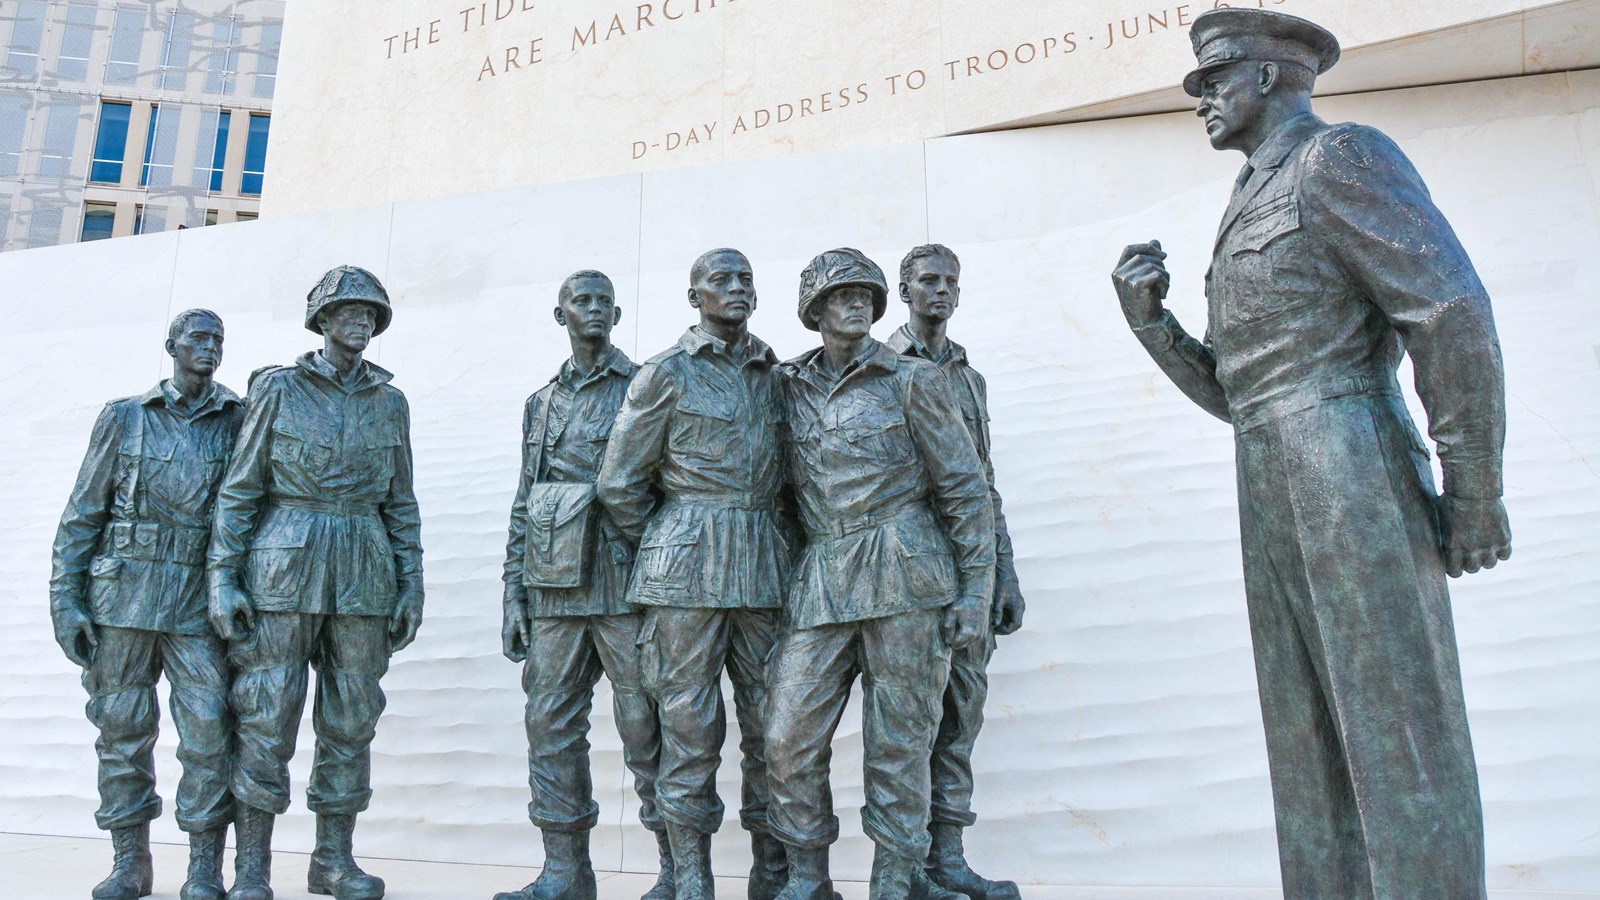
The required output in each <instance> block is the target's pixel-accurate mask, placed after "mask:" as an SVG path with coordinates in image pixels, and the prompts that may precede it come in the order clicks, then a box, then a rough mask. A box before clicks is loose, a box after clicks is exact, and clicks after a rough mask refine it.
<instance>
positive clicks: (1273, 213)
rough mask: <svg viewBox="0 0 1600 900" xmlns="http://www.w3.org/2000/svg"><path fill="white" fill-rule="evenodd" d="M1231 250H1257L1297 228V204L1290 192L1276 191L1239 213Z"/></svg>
mask: <svg viewBox="0 0 1600 900" xmlns="http://www.w3.org/2000/svg"><path fill="white" fill-rule="evenodd" d="M1234 227H1235V229H1236V230H1237V232H1238V234H1237V235H1236V236H1235V238H1234V246H1235V249H1234V252H1235V253H1240V252H1243V251H1246V250H1253V251H1260V250H1261V249H1262V248H1264V247H1266V246H1267V245H1268V244H1270V243H1272V241H1273V240H1274V239H1275V238H1278V237H1281V236H1283V235H1285V234H1288V233H1289V232H1291V231H1295V230H1297V229H1299V227H1300V203H1299V201H1298V200H1297V199H1296V198H1295V195H1294V193H1293V192H1290V193H1286V194H1279V195H1278V196H1276V197H1273V198H1271V199H1269V200H1267V201H1265V202H1263V203H1260V204H1258V205H1256V206H1254V207H1252V208H1251V209H1250V210H1248V211H1247V212H1245V213H1244V214H1243V215H1241V216H1239V222H1238V224H1237V225H1236V226H1234Z"/></svg>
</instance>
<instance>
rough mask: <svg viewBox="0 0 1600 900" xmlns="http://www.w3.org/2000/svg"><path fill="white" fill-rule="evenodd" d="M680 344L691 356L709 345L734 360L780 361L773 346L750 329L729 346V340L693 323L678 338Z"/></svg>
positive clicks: (770, 362) (773, 362)
mask: <svg viewBox="0 0 1600 900" xmlns="http://www.w3.org/2000/svg"><path fill="white" fill-rule="evenodd" d="M678 346H679V347H680V348H682V349H683V352H685V353H687V354H689V355H690V356H696V355H698V354H699V353H701V352H702V351H704V350H705V349H706V348H707V347H710V348H711V349H712V350H715V351H716V352H718V353H721V354H723V355H724V356H727V357H729V358H731V359H733V361H734V362H745V361H754V362H761V363H765V364H766V365H769V366H770V365H774V364H776V363H777V362H778V356H777V354H775V353H773V352H772V348H771V347H768V346H767V343H766V341H763V340H762V339H760V338H758V337H756V336H755V335H753V334H751V333H750V332H748V331H746V332H745V333H744V340H742V341H740V342H739V343H738V344H736V345H734V346H733V347H729V346H728V342H727V341H725V340H723V339H721V338H719V337H717V336H715V335H713V334H711V333H709V332H707V331H706V330H705V329H703V328H701V327H700V326H699V325H691V326H689V330H688V331H685V332H684V333H683V337H681V338H678Z"/></svg>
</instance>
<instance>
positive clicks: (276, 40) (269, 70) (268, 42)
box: [253, 22, 283, 100]
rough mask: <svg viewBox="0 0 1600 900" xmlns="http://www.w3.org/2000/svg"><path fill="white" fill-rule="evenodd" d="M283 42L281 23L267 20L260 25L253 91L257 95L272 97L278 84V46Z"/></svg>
mask: <svg viewBox="0 0 1600 900" xmlns="http://www.w3.org/2000/svg"><path fill="white" fill-rule="evenodd" d="M282 42H283V23H282V22H268V23H266V24H265V25H262V26H261V45H260V48H259V51H258V52H259V53H260V54H261V55H260V57H259V58H258V59H257V62H256V80H255V85H254V86H253V87H254V93H255V95H256V96H257V97H264V98H266V99H269V100H270V99H272V92H273V90H274V89H275V88H276V87H277V86H278V48H279V45H280V44H281V43H282Z"/></svg>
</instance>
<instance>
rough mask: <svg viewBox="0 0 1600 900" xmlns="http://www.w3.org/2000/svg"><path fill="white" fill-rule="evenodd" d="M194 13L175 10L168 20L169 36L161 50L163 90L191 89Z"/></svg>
mask: <svg viewBox="0 0 1600 900" xmlns="http://www.w3.org/2000/svg"><path fill="white" fill-rule="evenodd" d="M196 18H197V17H196V16H195V14H194V13H187V12H178V11H177V10H173V12H172V13H171V15H170V16H168V18H167V36H166V40H165V44H164V46H163V47H162V49H161V89H162V90H164V91H186V90H188V89H189V56H190V54H191V53H192V51H193V50H194V26H195V20H196Z"/></svg>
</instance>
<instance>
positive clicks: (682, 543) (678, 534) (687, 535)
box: [639, 522, 700, 550]
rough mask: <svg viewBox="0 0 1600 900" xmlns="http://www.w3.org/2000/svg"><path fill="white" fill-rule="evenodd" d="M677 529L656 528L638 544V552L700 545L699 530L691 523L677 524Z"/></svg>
mask: <svg viewBox="0 0 1600 900" xmlns="http://www.w3.org/2000/svg"><path fill="white" fill-rule="evenodd" d="M677 524H678V527H668V528H658V529H656V530H655V531H654V532H652V533H649V534H646V535H645V536H644V540H642V541H640V542H639V549H640V550H649V549H651V548H656V547H691V546H694V545H695V544H698V543H700V529H699V527H698V526H697V525H695V524H694V523H692V522H683V523H677Z"/></svg>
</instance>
